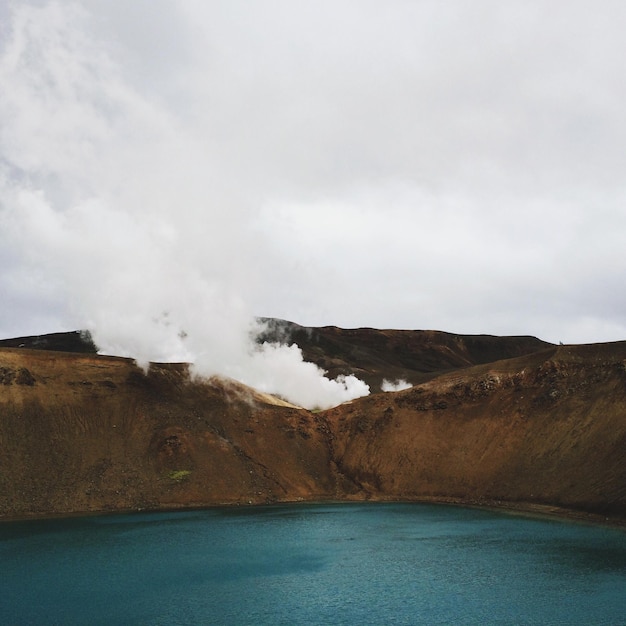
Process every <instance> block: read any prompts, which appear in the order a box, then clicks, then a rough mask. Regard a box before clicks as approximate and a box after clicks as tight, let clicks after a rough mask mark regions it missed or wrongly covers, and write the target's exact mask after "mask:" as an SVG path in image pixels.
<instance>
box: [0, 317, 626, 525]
mask: <svg viewBox="0 0 626 626" xmlns="http://www.w3.org/2000/svg"><path fill="white" fill-rule="evenodd" d="M296 330H297V329H296ZM353 332H355V331H341V330H340V329H334V328H330V329H324V330H323V332H320V333H319V335H318V336H317V337H318V338H319V340H318V339H315V341H317V344H316V343H315V341H314V342H312V343H311V344H310V345H309V346H308V347H307V350H313V348H314V347H315V346H316V345H319V343H320V342H321V341H322V340H325V339H327V338H329V337H330V338H337V341H336V342H335V343H334V344H332V345H333V346H334V347H333V350H335V352H334V354H335V356H334V357H333V358H336V359H340V360H341V361H342V363H343V365H342V367H347V365H345V364H350V366H352V365H353V364H356V363H357V357H358V356H359V354H364V355H366V356H367V359H369V361H367V359H365V358H364V362H366V367H363V368H362V369H363V370H364V371H367V372H370V373H371V374H372V375H374V374H375V375H376V376H384V377H390V376H394V375H393V374H391V371H392V370H391V365H389V364H390V363H392V365H393V367H396V368H397V369H396V370H395V371H405V372H407V373H406V374H405V375H404V376H405V377H407V378H409V376H410V375H412V374H411V373H412V372H414V373H415V376H416V377H417V375H418V374H420V375H423V377H424V378H423V380H422V382H421V383H418V384H416V385H415V386H414V387H413V388H411V389H408V390H406V391H402V392H397V393H384V394H383V393H381V394H376V395H372V396H369V397H366V398H361V399H359V400H355V401H352V402H350V403H346V404H344V405H341V406H338V407H336V408H334V409H330V410H328V411H324V412H319V413H313V412H309V411H306V410H303V409H298V408H295V407H291V406H289V405H286V403H281V402H279V401H277V400H276V399H273V398H271V397H269V396H266V395H263V394H260V393H258V392H256V391H254V390H252V389H250V388H247V387H245V386H243V385H241V384H239V383H236V382H234V381H229V380H224V379H217V378H214V379H210V380H203V381H199V380H194V379H192V378H191V377H190V376H189V373H188V368H187V366H186V365H184V364H169V365H156V364H155V365H152V366H151V368H150V370H149V371H148V372H147V373H144V372H143V371H142V370H140V369H139V368H137V367H136V365H135V364H134V362H133V361H131V360H128V359H122V358H114V357H104V356H98V355H95V354H86V353H83V354H81V353H68V352H58V351H50V350H48V351H46V350H32V349H29V348H26V347H23V348H6V347H4V348H0V445H1V446H2V450H3V454H2V455H0V517H2V518H5V519H9V518H19V517H31V516H51V515H67V514H75V513H84V512H89V511H122V510H137V509H163V508H177V507H198V506H209V505H215V504H248V503H265V502H277V501H298V500H325V499H332V500H342V499H402V500H421V499H434V500H441V501H457V502H464V503H475V504H488V505H502V506H519V507H521V508H532V507H534V506H538V505H543V506H548V507H564V508H567V509H570V510H574V511H578V512H580V513H581V514H582V513H592V514H596V515H602V516H604V517H608V518H610V519H611V520H613V521H619V520H626V463H624V450H626V342H617V343H610V344H594V345H589V346H558V347H557V346H551V345H549V344H547V347H546V344H542V343H541V342H539V343H540V345H539V347H540V348H541V349H539V350H538V351H530V350H529V347H530V346H532V345H533V342H538V340H533V339H531V338H520V340H519V341H520V344H516V341H517V339H516V340H513V339H511V338H500V339H501V341H498V338H490V337H484V338H476V339H475V340H474V339H473V338H467V337H465V338H459V337H458V336H455V335H446V334H445V333H433V334H431V335H430V336H429V335H428V333H426V331H422V333H425V334H421V335H420V336H419V337H418V339H419V340H418V339H415V340H414V342H413V343H412V342H411V341H410V340H408V338H409V337H410V335H403V333H420V331H380V333H381V335H379V336H377V335H376V332H377V331H373V330H370V329H364V330H360V331H358V332H357V334H356V335H355V334H351V333H353ZM387 333H391V334H387ZM355 337H356V338H355ZM361 337H365V338H366V342H365V344H364V346H363V349H362V352H360V353H359V352H358V349H357V348H358V341H359V340H360V338H361ZM381 337H382V339H381ZM400 337H405V338H407V341H406V342H405V344H404V345H405V347H406V350H405V352H404V354H405V357H406V358H405V360H404V361H403V362H402V363H403V364H404V365H403V366H401V365H399V364H398V363H399V359H400V356H398V355H399V354H402V350H399V348H398V347H399V346H400V344H401V343H402V342H401V341H400V340H399V338H400ZM348 339H349V341H348ZM461 339H462V341H461ZM377 341H379V342H380V343H381V345H384V346H386V347H385V349H384V350H382V351H380V352H378V353H377V352H376V350H375V345H376V342H377ZM524 342H528V343H527V344H526V347H520V346H522V344H524ZM22 343H24V342H22ZM450 345H452V346H457V348H456V349H452V348H451V347H450ZM337 346H339V347H337ZM342 346H343V347H345V351H343V352H342V350H343V348H342ZM390 346H393V349H392V348H391V347H390ZM407 346H408V347H407ZM323 347H324V350H325V351H324V358H330V357H329V356H328V355H329V354H331V349H330V348H329V347H327V344H324V346H323ZM396 348H398V349H396ZM394 350H395V351H394ZM420 350H422V353H421V354H422V356H419V357H418V356H415V354H416V353H419V351H420ZM524 350H526V353H522V354H520V351H521V352H524ZM490 351H491V352H490ZM511 353H512V358H502V356H500V358H499V359H497V360H492V361H489V362H485V359H487V358H488V355H490V354H497V355H502V354H504V356H507V355H509V354H511ZM389 355H396V356H394V358H395V359H396V360H395V361H393V360H392V359H391V358H390V356H389ZM407 355H408V356H407ZM437 355H439V356H437ZM427 356H428V359H430V361H428V359H427V358H426V357H427ZM435 357H436V358H435ZM403 358H404V357H403ZM407 363H411V364H412V368H409V367H408V366H407ZM454 363H458V365H457V366H456V367H454ZM385 364H387V365H385ZM402 367H405V369H404V370H402ZM428 367H430V368H439V369H434V370H433V369H431V370H430V371H428V369H427V368H428ZM420 368H421V371H420ZM442 370H445V371H442ZM416 382H417V381H416Z"/></svg>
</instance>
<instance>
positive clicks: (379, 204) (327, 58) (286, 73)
mask: <svg viewBox="0 0 626 626" xmlns="http://www.w3.org/2000/svg"><path fill="white" fill-rule="evenodd" d="M7 6H8V5H7ZM7 6H4V5H3V7H2V8H1V9H0V10H1V11H3V13H2V14H1V15H0V17H1V18H3V19H0V23H1V24H2V26H0V29H1V31H0V36H1V37H2V44H1V46H2V48H1V51H0V82H1V84H2V85H3V97H2V98H1V99H0V122H1V124H0V192H1V196H0V198H1V199H0V202H1V209H0V261H1V262H2V268H3V271H2V273H0V289H1V290H2V293H3V297H4V298H5V300H4V301H6V302H10V303H11V306H10V307H4V308H3V310H2V311H0V332H2V334H3V335H16V334H27V333H40V332H46V331H54V330H58V329H59V327H62V328H67V329H70V328H76V327H82V326H90V327H92V328H93V329H94V332H95V335H96V337H97V338H98V336H99V338H100V343H101V345H103V346H105V347H106V349H107V350H108V351H115V352H120V353H121V352H123V353H128V354H131V353H132V354H133V356H138V357H139V358H160V359H165V358H193V359H195V360H196V361H197V362H200V361H202V362H203V363H206V364H207V368H208V367H210V368H216V369H217V371H235V370H237V368H238V367H240V364H241V363H242V360H241V359H244V360H245V359H248V358H251V359H252V360H253V361H254V360H255V359H256V360H257V361H258V360H259V359H260V357H259V356H258V355H257V356H256V357H249V354H248V353H249V352H250V343H249V341H248V336H249V333H250V332H251V329H250V324H251V322H250V320H251V319H253V318H254V316H256V315H262V316H276V317H282V318H287V319H292V320H294V321H297V322H299V323H301V324H310V325H322V324H337V325H340V326H344V327H354V326H377V327H383V328H389V327H393V328H436V329H440V330H448V331H451V332H458V333H493V334H534V335H537V336H539V337H541V338H543V339H546V340H549V341H554V342H558V341H559V340H563V341H565V342H583V341H602V340H615V339H622V338H624V337H625V336H626V324H625V323H624V319H625V318H624V312H625V311H626V300H625V296H624V295H623V293H624V292H623V289H622V283H623V276H624V269H625V268H624V261H623V250H624V248H626V213H624V210H623V206H624V200H625V199H626V189H625V188H624V184H623V171H624V169H625V167H626V162H625V161H626V156H625V153H624V151H623V144H624V139H625V134H626V122H625V121H624V116H623V103H624V101H625V99H626V88H625V87H624V86H623V84H622V82H623V81H619V80H616V79H615V77H616V76H621V75H622V74H623V73H624V72H623V70H624V67H623V63H624V61H623V59H624V58H626V44H625V43H624V39H623V36H622V33H621V30H620V24H621V23H623V19H624V17H626V8H625V7H624V5H623V4H622V3H617V2H610V1H609V2H606V3H603V6H602V10H599V9H598V8H597V7H595V6H592V5H591V4H590V3H588V2H585V1H583V0H580V1H575V2H568V3H563V2H553V3H551V4H550V7H546V6H545V3H543V2H538V1H533V0H527V1H526V2H517V1H515V2H507V3H500V2H495V1H491V0H478V1H477V2H472V3H467V2H462V1H456V0H452V1H451V2H446V3H433V2H412V3H408V2H404V1H400V0H397V1H394V0H392V1H390V2H387V3H384V4H381V3H380V2H374V1H373V0H372V1H370V0H364V1H363V2H358V3H356V2H352V1H349V0H335V1H333V2H329V1H328V2H327V1H322V2H319V3H315V4H313V3H294V2H287V1H286V0H270V1H269V2H264V3H260V4H254V3H249V2H243V1H241V0H231V1H229V2H225V1H221V0H218V1H217V2H211V3H205V2H199V1H196V0H186V1H184V2H183V1H180V2H178V1H173V2H170V1H166V0H155V1H154V2H150V3H148V2H147V0H140V1H138V2H133V3H132V6H131V5H129V4H128V3H124V2H121V0H84V1H83V2H80V3H74V2H53V1H45V0H38V1H35V0H33V1H32V2H20V3H15V4H13V5H12V8H10V9H9V8H7ZM4 18H6V19H4ZM138 328H142V329H143V330H142V332H141V333H138V332H137V329H138ZM218 329H219V330H218ZM183 331H184V332H183ZM252 332H254V329H252ZM181 333H182V334H184V333H186V334H187V337H186V338H185V339H183V338H182V337H181ZM286 349H287V350H288V352H286V353H285V359H286V360H289V359H292V358H294V356H293V353H292V352H291V351H290V350H291V349H290V348H286ZM267 350H269V351H270V352H271V351H272V350H273V348H267ZM242 355H248V356H245V357H243V356H242ZM296 356H297V355H296ZM257 361H255V362H257ZM253 369H254V368H253ZM242 375H243V374H242ZM303 384H304V383H303ZM339 386H340V387H341V384H339Z"/></svg>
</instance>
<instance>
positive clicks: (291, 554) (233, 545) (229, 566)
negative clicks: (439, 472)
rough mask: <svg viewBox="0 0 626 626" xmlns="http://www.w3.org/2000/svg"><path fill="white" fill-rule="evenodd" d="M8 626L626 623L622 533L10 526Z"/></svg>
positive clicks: (379, 509)
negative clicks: (10, 625) (99, 625)
mask: <svg viewBox="0 0 626 626" xmlns="http://www.w3.org/2000/svg"><path fill="white" fill-rule="evenodd" d="M0 563H1V570H0V577H1V578H0V622H1V623H2V624H12V625H19V624H36V625H45V624H60V625H61V624H62V625H70V624H107V625H114V624H150V625H158V624H162V625H165V624H237V625H242V624H289V625H293V624H333V625H337V624H359V625H361V624H542V625H545V624H568V625H570V624H585V625H593V624H606V625H610V626H617V625H619V624H626V533H624V532H621V531H618V530H612V529H607V528H599V527H592V526H585V525H580V524H568V523H561V522H556V521H545V520H537V519H528V518H523V517H513V516H506V515H502V514H498V513H493V512H489V511H480V510H473V509H463V508H457V507H447V506H437V505H423V504H342V505H285V506H272V507H262V508H229V509H219V510H209V511H194V512H181V513H156V514H137V515H123V516H110V517H89V518H80V519H71V520H56V521H45V522H40V521H38V522H21V523H7V524H0Z"/></svg>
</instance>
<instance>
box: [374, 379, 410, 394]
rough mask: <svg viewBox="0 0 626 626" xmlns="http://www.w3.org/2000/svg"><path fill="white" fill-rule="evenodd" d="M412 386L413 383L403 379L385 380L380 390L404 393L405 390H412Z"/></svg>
mask: <svg viewBox="0 0 626 626" xmlns="http://www.w3.org/2000/svg"><path fill="white" fill-rule="evenodd" d="M412 386H413V385H412V384H411V383H409V382H407V381H406V380H404V379H403V378H401V379H399V380H396V381H391V380H387V379H386V378H385V379H383V382H382V384H381V385H380V388H381V389H382V391H402V390H404V389H410V388H411V387H412Z"/></svg>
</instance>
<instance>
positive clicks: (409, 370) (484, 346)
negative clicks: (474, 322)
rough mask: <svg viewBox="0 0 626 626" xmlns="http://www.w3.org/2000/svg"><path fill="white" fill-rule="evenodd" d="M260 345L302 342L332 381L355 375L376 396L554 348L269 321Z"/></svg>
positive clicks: (511, 340) (510, 340) (520, 340)
mask: <svg viewBox="0 0 626 626" xmlns="http://www.w3.org/2000/svg"><path fill="white" fill-rule="evenodd" d="M262 321H264V322H265V324H266V331H265V332H264V333H263V334H262V335H261V336H260V338H259V340H260V341H268V342H278V343H287V344H289V343H296V344H297V345H298V346H299V347H300V348H301V350H302V353H303V356H304V360H305V361H310V362H312V363H315V364H316V365H318V366H319V367H321V368H322V369H323V370H326V371H327V372H328V376H329V377H330V378H335V377H337V376H338V375H340V374H344V375H347V374H354V375H356V376H357V377H359V378H361V379H362V380H364V381H365V382H366V383H367V384H368V385H369V386H370V389H371V391H372V393H376V392H379V391H380V387H381V383H382V381H383V379H388V380H398V379H404V380H406V381H408V382H410V383H418V382H422V381H424V380H427V379H428V378H431V377H432V374H433V373H440V372H444V371H450V370H454V369H458V368H464V367H470V366H472V365H478V364H481V363H489V362H491V361H498V360H501V359H508V358H514V357H518V356H522V355H525V354H532V353H533V352H537V351H540V350H545V349H546V348H548V347H550V346H552V344H550V343H547V342H545V341H541V340H540V339H537V338H536V337H529V336H522V337H497V336H493V335H456V334H452V333H445V332H441V331H435V330H376V329H374V328H356V329H343V328H337V327H336V326H324V327H319V328H313V327H307V326H300V325H298V324H294V323H293V322H288V321H285V320H277V319H270V318H264V319H263V320H262Z"/></svg>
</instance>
